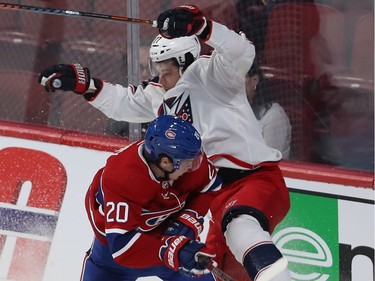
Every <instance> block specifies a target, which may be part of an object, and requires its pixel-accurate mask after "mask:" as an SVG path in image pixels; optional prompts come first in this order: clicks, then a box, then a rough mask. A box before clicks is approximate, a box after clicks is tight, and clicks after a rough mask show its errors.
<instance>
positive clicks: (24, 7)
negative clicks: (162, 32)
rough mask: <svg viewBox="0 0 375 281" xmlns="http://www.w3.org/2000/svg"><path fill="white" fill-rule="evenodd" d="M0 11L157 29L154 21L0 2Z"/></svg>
mask: <svg viewBox="0 0 375 281" xmlns="http://www.w3.org/2000/svg"><path fill="white" fill-rule="evenodd" d="M0 9H2V10H22V11H29V12H34V13H41V14H50V15H58V16H72V17H85V18H97V19H104V20H112V21H122V22H128V23H135V24H148V25H151V26H152V27H157V22H156V21H155V20H146V19H137V18H128V17H121V16H111V15H105V14H96V13H90V12H81V11H71V10H60V9H55V8H44V7H35V6H28V5H22V4H11V3H3V2H0Z"/></svg>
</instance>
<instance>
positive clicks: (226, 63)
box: [39, 5, 291, 281]
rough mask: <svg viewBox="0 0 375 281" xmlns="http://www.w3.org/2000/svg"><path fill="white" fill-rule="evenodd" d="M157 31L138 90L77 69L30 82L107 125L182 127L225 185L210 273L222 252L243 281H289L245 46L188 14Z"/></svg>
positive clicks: (216, 208) (277, 190)
mask: <svg viewBox="0 0 375 281" xmlns="http://www.w3.org/2000/svg"><path fill="white" fill-rule="evenodd" d="M158 28H159V31H160V34H161V35H162V36H160V35H159V36H157V37H156V38H155V40H154V41H153V42H152V44H151V48H150V58H151V61H152V62H153V69H154V70H155V71H156V72H157V73H158V76H157V77H156V78H155V79H153V80H152V81H149V82H148V83H147V84H146V83H143V84H141V85H139V86H138V87H137V88H136V87H134V86H132V85H130V86H128V87H123V86H121V85H113V84H111V83H108V82H105V81H102V80H101V79H97V78H93V79H91V78H90V71H89V70H88V69H87V68H83V67H82V66H80V65H79V64H75V65H67V64H60V65H54V66H51V67H48V68H47V69H46V70H44V71H43V72H42V73H41V75H40V77H39V81H40V83H41V84H42V85H43V86H44V87H45V89H46V90H47V91H54V90H57V89H60V90H65V91H74V92H75V93H76V94H81V95H83V97H84V98H85V99H86V100H87V101H88V102H89V103H91V104H92V105H93V106H95V107H96V108H98V109H99V110H101V111H102V112H104V113H105V114H106V115H107V116H108V117H110V118H113V119H115V120H123V121H128V122H148V121H150V120H152V119H154V118H155V116H157V115H161V114H174V115H178V116H181V118H183V119H184V120H188V121H190V122H191V123H192V124H193V125H194V127H195V128H196V129H197V130H198V131H199V132H200V134H201V137H202V143H203V147H204V149H205V151H206V152H207V155H208V156H209V157H210V159H211V160H212V161H213V162H214V164H215V166H216V167H217V168H218V172H219V175H220V176H221V178H222V179H223V181H224V183H225V186H223V189H224V191H223V192H222V193H221V194H220V195H219V196H218V197H217V198H216V199H215V201H214V202H213V204H212V205H211V212H212V224H211V227H210V232H209V234H208V238H207V245H208V246H211V247H213V248H215V250H216V253H217V256H216V261H217V262H218V263H219V266H220V265H221V263H222V262H223V261H222V256H223V254H225V251H226V249H227V248H226V247H228V248H229V250H230V252H231V254H233V256H234V257H235V259H236V260H237V261H238V263H240V264H242V265H243V267H244V268H245V269H246V272H247V275H248V276H249V277H250V278H251V280H254V281H266V280H278V281H284V280H285V281H286V280H291V277H290V273H289V271H288V269H287V262H286V259H285V258H284V257H283V256H282V254H281V252H280V251H279V250H278V249H277V248H276V246H275V245H274V244H273V242H272V240H271V233H272V231H273V230H274V228H275V227H276V225H277V224H278V223H279V222H280V221H281V220H282V219H283V218H284V217H285V215H286V214H287V212H288V210H289V207H290V201H289V193H288V190H287V188H286V186H285V182H284V179H283V177H282V174H281V171H280V169H279V167H278V163H279V161H280V159H281V153H280V151H278V150H275V149H272V148H270V147H268V146H267V145H266V144H265V142H264V140H263V137H262V133H261V131H260V128H259V125H258V122H257V120H256V118H255V116H254V114H253V112H252V110H251V107H250V105H249V103H248V102H247V97H246V91H245V75H246V73H247V71H248V70H249V69H250V67H251V65H252V62H253V60H254V57H255V49H254V46H253V44H252V43H251V42H250V41H248V40H247V39H246V38H245V36H244V35H243V34H237V33H236V32H234V31H232V30H229V29H228V28H227V27H225V26H224V25H221V24H219V23H217V22H214V21H212V20H209V19H206V18H205V17H204V16H203V15H202V13H201V11H200V10H199V9H198V8H197V7H195V6H192V5H183V6H180V7H177V8H175V9H171V10H168V11H166V12H163V13H162V14H160V15H159V17H158ZM198 38H199V40H200V41H201V42H202V43H203V42H204V43H206V44H208V45H209V46H211V47H213V48H214V51H213V53H212V54H211V55H210V56H202V57H200V58H198V55H199V52H200V45H199V42H198ZM82 73H84V75H82ZM78 74H79V75H80V76H79V75H78ZM220 245H222V246H220ZM227 254H228V253H227ZM240 279H241V280H245V279H244V278H243V275H241V277H240Z"/></svg>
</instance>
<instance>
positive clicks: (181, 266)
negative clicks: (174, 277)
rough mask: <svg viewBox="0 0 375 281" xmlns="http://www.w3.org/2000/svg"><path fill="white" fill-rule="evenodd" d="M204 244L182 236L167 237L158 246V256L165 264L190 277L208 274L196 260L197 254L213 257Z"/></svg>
mask: <svg viewBox="0 0 375 281" xmlns="http://www.w3.org/2000/svg"><path fill="white" fill-rule="evenodd" d="M205 246H206V245H205V244H204V243H202V242H199V241H196V240H191V239H189V238H186V237H184V236H172V237H169V238H168V239H167V240H166V241H165V244H164V245H163V246H161V247H160V250H159V257H160V259H161V260H162V261H163V262H164V263H165V265H166V266H167V267H169V268H171V269H173V270H175V271H179V272H181V273H182V274H185V275H187V276H190V277H195V276H197V275H202V274H208V273H209V270H208V269H206V268H205V267H204V266H203V265H202V264H200V263H199V262H198V256H200V255H204V256H207V257H214V255H212V254H210V253H207V252H206V251H205V249H206V247H205Z"/></svg>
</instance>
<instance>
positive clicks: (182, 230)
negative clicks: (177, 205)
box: [164, 210, 204, 239]
mask: <svg viewBox="0 0 375 281" xmlns="http://www.w3.org/2000/svg"><path fill="white" fill-rule="evenodd" d="M203 223H204V218H203V217H201V216H199V215H198V213H197V212H195V211H193V210H185V211H182V212H181V213H180V215H179V216H178V217H177V218H176V219H175V220H173V221H171V222H170V223H169V224H168V227H167V230H166V231H165V232H164V236H176V235H183V236H185V237H188V238H190V239H197V238H198V236H199V234H200V233H201V232H202V230H203Z"/></svg>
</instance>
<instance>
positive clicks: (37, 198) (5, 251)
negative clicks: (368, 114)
mask: <svg viewBox="0 0 375 281" xmlns="http://www.w3.org/2000/svg"><path fill="white" fill-rule="evenodd" d="M126 144H127V142H126V141H123V140H118V139H114V138H104V137H94V136H87V135H80V134H76V133H70V132H64V131H59V130H46V129H40V128H36V127H35V128H33V127H22V126H14V124H11V123H1V124H0V187H1V190H2V192H1V194H0V217H1V221H0V253H1V255H0V280H14V281H18V280H28V281H40V280H42V281H52V280H53V281H60V280H61V281H63V280H64V281H65V280H79V276H80V272H81V265H82V260H83V257H84V254H85V251H87V250H88V248H89V247H90V244H91V241H92V237H93V233H92V231H91V228H90V225H89V223H88V221H87V219H86V214H85V210H84V196H85V192H86V190H87V187H88V186H89V184H90V182H91V179H92V177H93V176H94V174H95V172H96V171H97V170H98V169H99V168H101V167H102V166H103V165H105V162H106V159H107V157H108V156H109V155H111V154H112V153H113V152H114V151H115V150H116V149H117V148H120V147H122V146H125V145H126ZM282 169H283V172H284V175H285V177H286V183H287V186H288V188H289V190H290V194H291V209H290V212H289V214H288V215H287V217H286V218H285V219H284V220H283V221H282V223H281V224H280V225H279V226H278V227H277V228H276V230H275V232H274V234H273V240H274V242H275V243H276V245H277V246H278V247H279V249H280V250H281V251H282V252H283V254H284V256H286V257H287V258H288V260H289V268H290V270H291V272H292V276H293V280H298V281H302V280H316V281H325V280H354V281H362V280H373V271H374V244H375V243H374V221H375V218H374V189H373V183H374V181H373V178H374V177H373V174H372V173H363V172H352V171H345V170H340V169H329V168H327V167H321V166H314V165H311V164H306V165H305V168H304V164H303V163H292V162H286V163H285V164H284V163H283V164H282Z"/></svg>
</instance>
